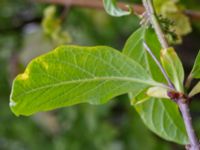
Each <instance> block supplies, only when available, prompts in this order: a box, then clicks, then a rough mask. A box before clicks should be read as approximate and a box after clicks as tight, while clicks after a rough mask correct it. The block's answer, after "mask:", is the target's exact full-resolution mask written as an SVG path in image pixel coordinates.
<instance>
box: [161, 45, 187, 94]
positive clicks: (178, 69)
mask: <svg viewBox="0 0 200 150" xmlns="http://www.w3.org/2000/svg"><path fill="white" fill-rule="evenodd" d="M161 62H162V65H163V67H164V69H165V70H166V72H167V74H168V76H169V78H170V79H171V81H172V83H173V84H174V86H175V88H176V90H178V91H180V92H184V88H183V80H184V70H183V65H182V63H181V60H180V59H179V57H178V55H177V54H176V52H175V50H174V49H173V48H172V47H171V48H168V49H163V50H162V51H161Z"/></svg>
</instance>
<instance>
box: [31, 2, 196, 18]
mask: <svg viewBox="0 0 200 150" xmlns="http://www.w3.org/2000/svg"><path fill="white" fill-rule="evenodd" d="M33 1H35V2H40V3H50V4H59V5H65V6H77V7H84V8H92V9H100V10H101V9H104V7H103V3H102V0H33ZM126 5H127V3H123V2H118V3H117V6H118V7H119V8H121V9H123V10H128V8H127V7H126ZM131 8H132V9H133V10H134V12H135V14H142V13H143V12H144V10H145V9H144V7H143V6H142V5H140V4H134V5H131ZM183 13H184V14H185V15H187V16H188V17H189V18H190V19H191V20H196V21H198V20H200V12H199V11H193V10H184V11H183Z"/></svg>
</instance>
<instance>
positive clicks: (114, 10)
mask: <svg viewBox="0 0 200 150" xmlns="http://www.w3.org/2000/svg"><path fill="white" fill-rule="evenodd" d="M103 4H104V8H105V10H106V12H107V13H108V14H109V15H111V16H114V17H121V16H127V15H130V14H131V9H129V11H124V10H122V9H120V8H118V7H117V6H116V0H103Z"/></svg>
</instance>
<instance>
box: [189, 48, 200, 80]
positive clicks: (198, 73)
mask: <svg viewBox="0 0 200 150" xmlns="http://www.w3.org/2000/svg"><path fill="white" fill-rule="evenodd" d="M191 75H192V77H193V78H197V79H198V78H200V51H199V53H198V55H197V57H196V60H195V62H194V66H193V68H192V72H191Z"/></svg>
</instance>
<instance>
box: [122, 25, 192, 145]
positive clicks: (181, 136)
mask: <svg viewBox="0 0 200 150" xmlns="http://www.w3.org/2000/svg"><path fill="white" fill-rule="evenodd" d="M144 41H145V42H146V43H147V45H148V46H149V47H150V49H151V50H152V52H153V53H154V55H155V56H156V57H157V59H158V58H159V57H160V51H161V46H160V43H159V41H158V39H157V36H156V34H155V32H154V30H152V29H151V28H145V27H142V28H140V29H138V30H137V31H136V32H134V33H133V34H132V35H131V36H130V38H129V39H128V41H127V42H126V44H125V47H124V49H123V53H124V54H126V55H127V56H129V57H130V58H132V59H133V60H135V61H137V62H138V63H141V64H142V65H143V66H144V67H145V68H146V70H147V71H148V72H149V73H150V74H151V75H152V78H153V79H154V80H157V81H159V82H164V83H165V82H166V81H165V79H164V77H163V75H162V73H161V71H160V70H159V68H158V67H157V65H156V64H155V62H154V60H153V59H152V58H151V57H150V55H149V54H148V53H147V52H146V50H145V49H144V47H143V42H144ZM129 95H130V97H131V104H132V105H133V106H134V107H135V109H136V110H137V112H138V113H139V115H140V117H141V118H142V120H143V122H144V123H145V125H146V126H147V127H148V128H149V129H150V130H151V131H153V132H154V133H156V134H157V135H159V136H161V137H162V138H164V139H166V140H169V141H173V142H177V143H180V144H186V143H188V138H187V134H186V131H185V128H184V123H183V119H182V117H181V115H180V113H179V110H178V107H177V106H176V104H175V103H173V102H171V100H169V99H160V98H152V97H149V96H148V95H147V91H146V90H141V91H140V92H138V93H135V92H134V93H129Z"/></svg>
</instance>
